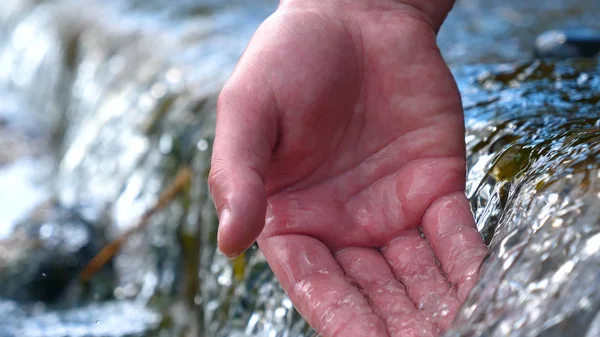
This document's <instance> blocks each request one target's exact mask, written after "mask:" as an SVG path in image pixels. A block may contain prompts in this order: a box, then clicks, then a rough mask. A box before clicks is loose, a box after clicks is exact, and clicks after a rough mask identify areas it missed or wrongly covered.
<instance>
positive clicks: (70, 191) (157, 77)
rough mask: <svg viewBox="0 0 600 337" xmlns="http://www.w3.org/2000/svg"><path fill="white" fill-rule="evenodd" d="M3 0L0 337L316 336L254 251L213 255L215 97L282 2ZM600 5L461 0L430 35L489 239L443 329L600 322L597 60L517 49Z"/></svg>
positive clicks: (582, 326)
mask: <svg viewBox="0 0 600 337" xmlns="http://www.w3.org/2000/svg"><path fill="white" fill-rule="evenodd" d="M1 1H2V2H3V3H2V5H3V7H2V8H3V9H2V11H1V12H0V88H2V93H3V94H2V95H1V96H0V97H1V102H2V103H3V104H2V105H1V106H0V120H2V121H3V122H2V123H0V143H2V142H3V141H4V139H7V140H10V141H11V142H12V143H8V144H19V146H20V147H18V146H16V145H11V146H6V147H5V148H7V149H8V148H10V149H13V151H4V150H3V151H2V152H0V184H2V186H1V187H2V190H3V191H5V192H2V195H1V197H0V199H1V200H2V202H0V213H1V216H0V219H3V222H2V223H0V284H2V285H3V286H2V289H0V297H2V298H4V299H3V300H0V317H11V321H12V323H11V324H3V323H0V336H2V337H4V336H6V337H8V336H11V337H12V336H25V335H27V336H29V335H31V336H34V335H43V336H80V335H91V336H211V337H212V336H269V337H270V336H311V335H313V334H314V333H313V332H312V331H311V329H310V327H308V326H307V324H306V323H305V322H304V321H303V320H302V318H301V317H300V316H299V315H298V314H297V313H296V312H295V310H294V309H293V307H292V305H291V303H290V301H289V300H288V299H287V297H286V295H285V294H284V293H283V291H282V290H281V288H280V287H279V285H278V284H277V282H276V280H275V279H274V278H273V275H272V273H271V272H270V270H269V268H268V266H267V265H266V263H265V261H264V259H263V258H262V256H261V255H260V253H259V252H258V251H256V250H251V251H250V252H248V253H247V254H245V255H244V256H243V257H242V258H240V259H238V260H237V261H234V262H230V261H228V260H227V259H225V258H224V257H223V256H221V255H220V254H218V253H217V252H216V249H215V230H216V218H215V215H214V211H213V207H212V203H211V201H210V199H209V197H208V193H207V188H206V185H205V179H206V175H207V172H208V167H209V158H210V146H211V142H212V139H213V127H214V109H215V104H216V94H217V93H218V91H219V90H220V88H221V86H222V84H223V83H224V81H225V80H226V79H227V76H228V75H229V73H230V71H231V69H232V68H233V66H234V64H235V61H236V60H237V58H238V57H239V55H240V54H241V53H242V51H243V48H244V47H245V44H246V43H247V41H248V39H249V37H250V36H251V34H252V32H253V31H254V29H255V28H256V27H257V26H258V24H259V23H260V22H261V20H262V19H263V18H265V17H266V16H267V15H269V13H270V12H271V11H272V10H273V9H274V8H275V5H276V4H275V2H274V1H259V0H255V1H241V0H240V1H201V2H198V1H182V0H180V1H158V0H155V1H136V0H122V1H117V0H111V1H103V2H101V1H91V0H86V1H68V0H58V1H45V2H44V1H42V2H33V1H26V0H1ZM598 13H600V3H598V2H594V1H566V0H565V1H549V2H544V3H543V4H541V3H540V4H538V3H535V4H534V3H531V2H527V3H523V2H520V1H516V0H515V1H493V0H488V1H470V0H464V1H459V2H458V4H457V7H456V8H455V10H454V11H453V12H452V14H451V15H450V17H449V18H448V21H447V24H446V25H445V26H444V27H443V29H442V31H441V32H440V37H439V41H440V45H441V48H442V51H443V53H444V55H445V57H446V59H447V60H448V62H449V63H450V64H451V65H453V71H454V73H455V75H456V77H457V81H458V83H459V86H460V88H461V91H462V93H463V101H464V105H465V109H466V125H467V134H466V139H467V146H468V152H469V158H468V165H469V179H468V184H469V185H468V195H469V198H470V200H471V202H472V205H473V210H474V213H475V215H476V219H477V223H478V228H479V230H480V231H481V233H482V235H484V237H485V238H486V239H487V241H488V242H489V243H490V254H489V256H488V258H487V259H486V262H485V263H484V265H483V267H482V280H481V282H480V283H479V285H478V286H477V287H476V288H475V290H474V291H473V293H472V294H471V297H470V298H469V299H468V301H467V303H466V304H465V306H464V307H463V309H462V311H461V313H460V314H459V317H458V318H457V321H456V324H455V329H454V330H453V331H450V332H449V333H448V335H449V336H483V335H484V336H507V335H510V336H541V335H543V336H564V335H566V334H567V333H571V334H574V335H577V336H586V337H587V336H590V337H591V336H596V335H597V334H598V333H599V331H600V323H599V322H600V318H596V316H595V315H596V312H597V311H598V307H599V306H600V298H598V295H596V294H597V293H598V292H597V290H598V289H597V288H598V286H597V283H596V282H595V281H594V280H596V276H598V275H596V274H597V273H598V271H599V270H600V268H598V267H599V266H598V264H599V262H600V260H599V259H600V253H599V252H598V250H600V246H599V245H600V240H599V239H598V237H599V236H598V234H597V228H598V225H597V223H598V219H599V218H598V211H597V209H598V207H597V206H596V204H597V203H598V195H599V194H598V192H600V188H599V187H598V185H597V184H598V183H597V180H598V179H597V177H598V172H597V170H598V167H599V161H598V154H599V153H600V152H599V150H600V148H599V146H600V143H599V141H600V136H599V133H598V127H600V124H599V123H598V117H597V116H598V108H599V104H600V103H599V102H600V96H598V95H599V94H598V93H599V92H600V90H599V89H600V71H599V66H598V63H597V61H572V62H559V63H539V62H525V60H528V59H530V57H531V47H532V44H533V39H534V37H535V36H536V35H537V34H538V33H541V32H542V31H544V30H546V29H550V28H561V27H571V26H575V25H585V26H586V27H592V28H600V26H599V25H600V20H598V19H599V18H598V17H597V16H598ZM481 62H520V63H517V64H511V65H506V66H492V65H490V66H486V65H470V64H479V63H481ZM5 97H6V98H5ZM2 144H4V143H2ZM15 148H16V149H17V150H18V151H15V150H14V149H15ZM184 166H189V167H191V168H192V169H193V171H194V172H195V175H194V177H193V179H192V181H191V182H190V183H189V185H188V186H187V188H186V189H184V190H183V191H182V192H181V193H179V194H178V196H177V197H176V198H175V200H174V201H173V202H171V203H170V204H169V205H168V206H167V207H166V208H165V209H164V210H163V211H161V212H159V213H158V214H156V216H154V217H153V218H152V219H151V221H150V223H149V225H148V228H146V229H145V230H144V231H140V232H139V233H138V234H136V235H134V236H132V237H131V238H130V240H129V241H127V243H126V244H125V246H124V247H123V249H122V250H121V251H120V252H119V254H118V255H117V256H116V258H115V260H114V261H113V262H112V263H111V264H110V265H109V266H107V267H106V268H105V269H104V270H103V271H102V272H101V273H99V274H98V275H97V276H96V277H95V278H94V279H93V281H92V282H91V283H87V284H86V283H83V282H82V281H81V279H80V278H79V277H78V273H77V272H78V270H79V269H78V268H77V266H78V265H79V264H82V263H83V261H86V259H91V257H92V256H93V254H94V252H96V251H97V250H98V249H99V247H102V246H103V245H105V244H106V242H107V241H109V240H112V239H114V238H116V237H117V236H118V235H120V234H121V233H123V232H124V231H125V230H127V229H129V228H131V227H132V226H133V225H134V223H135V222H136V220H137V219H138V218H139V217H140V216H141V215H142V214H143V213H144V212H145V211H146V210H147V209H148V208H149V207H151V205H152V204H153V203H154V202H156V200H157V198H158V195H159V193H160V191H161V190H163V189H164V188H165V187H166V186H167V185H168V184H169V183H170V182H171V181H172V179H173V178H174V176H175V175H176V173H177V172H178V170H179V169H180V168H181V167H184ZM9 191H10V192H9ZM49 196H53V200H51V201H50V202H47V203H44V204H42V205H41V206H40V205H39V203H40V202H41V201H43V200H46V199H47V198H48V197H49ZM33 209H35V210H36V211H35V212H33V213H31V210H33ZM72 233H79V235H71V234H72ZM57 261H58V262H57ZM72 261H76V262H75V263H74V264H75V266H73V265H72V264H73V263H71V262H72ZM63 276H64V277H63ZM48 279H51V280H52V282H48ZM9 289H20V292H21V293H22V294H28V295H30V296H28V297H27V296H26V298H24V297H19V296H16V295H15V292H14V291H9ZM48 298H53V299H54V300H53V301H52V302H49V301H48V300H47V299H48ZM40 299H44V300H46V304H41V302H40ZM132 308H134V309H132ZM74 312H78V313H80V314H78V315H75V314H74ZM138 313H139V314H138ZM13 318H14V319H13ZM123 318H126V320H125V321H128V322H132V324H131V326H132V327H134V328H132V329H130V330H127V329H123V322H124V320H123ZM74 322H76V323H74ZM134 323H135V324H134ZM32 329H33V330H32ZM586 334H587V335H586Z"/></svg>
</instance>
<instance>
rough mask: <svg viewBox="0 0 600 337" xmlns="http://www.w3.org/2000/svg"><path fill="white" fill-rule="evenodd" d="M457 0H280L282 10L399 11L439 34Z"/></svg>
mask: <svg viewBox="0 0 600 337" xmlns="http://www.w3.org/2000/svg"><path fill="white" fill-rule="evenodd" d="M454 2H455V0H280V8H306V9H314V10H327V9H330V10H334V11H340V10H342V11H347V10H350V11H352V10H391V11H394V10H397V11H403V12H406V13H407V14H409V15H412V16H415V17H417V18H419V19H421V20H423V21H426V22H427V23H428V24H429V25H430V26H431V27H432V28H433V29H434V30H435V32H437V31H438V30H439V29H440V27H441V26H442V23H443V22H444V20H445V19H446V16H447V15H448V13H449V12H450V10H451V9H452V6H454Z"/></svg>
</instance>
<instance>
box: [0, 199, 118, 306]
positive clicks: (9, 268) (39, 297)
mask: <svg viewBox="0 0 600 337" xmlns="http://www.w3.org/2000/svg"><path fill="white" fill-rule="evenodd" d="M105 243H106V240H105V237H104V234H103V233H102V231H101V230H99V229H98V228H96V227H94V226H93V225H92V224H91V223H90V222H88V221H86V220H85V219H83V218H82V217H81V216H80V215H79V214H77V213H76V212H74V211H73V210H69V209H65V208H63V207H61V206H60V205H58V204H57V203H55V202H49V203H47V204H44V205H42V206H40V207H39V208H38V209H37V210H36V211H35V212H34V213H33V214H32V215H31V217H29V218H28V219H26V220H24V221H23V222H21V223H19V224H17V225H16V226H15V228H14V231H13V233H12V235H11V236H9V237H8V238H6V239H4V240H1V241H0V284H2V286H1V287H0V298H6V299H12V300H15V301H18V302H21V303H32V302H37V301H41V302H45V303H51V304H63V305H66V304H67V303H68V304H69V305H72V304H75V303H78V302H81V301H83V300H85V299H87V298H93V299H103V298H107V297H110V296H111V295H112V288H111V277H110V275H111V272H112V270H111V265H110V264H109V265H107V266H106V267H105V268H104V269H103V271H102V272H101V276H100V277H98V278H97V279H95V280H94V282H93V283H91V284H82V283H81V280H80V278H79V273H80V272H81V270H82V269H83V267H84V266H85V265H86V264H87V263H88V262H89V261H91V259H92V258H93V257H94V256H95V255H96V254H97V253H98V252H99V251H100V249H101V248H102V247H103V246H104V245H105ZM99 280H102V282H99ZM90 292H91V293H90Z"/></svg>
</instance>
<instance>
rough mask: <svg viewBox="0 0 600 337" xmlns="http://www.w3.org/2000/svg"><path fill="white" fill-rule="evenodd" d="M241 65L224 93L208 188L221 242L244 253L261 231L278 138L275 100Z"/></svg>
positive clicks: (224, 248) (229, 253) (222, 247)
mask: <svg viewBox="0 0 600 337" xmlns="http://www.w3.org/2000/svg"><path fill="white" fill-rule="evenodd" d="M246 68H248V67H247V66H245V65H244V64H240V65H238V68H237V70H236V73H234V75H233V76H232V78H231V79H230V81H229V82H228V84H227V86H226V88H225V89H223V92H222V93H221V95H220V96H219V103H218V108H217V127H216V135H215V142H214V146H213V156H212V162H211V171H210V175H209V186H210V191H211V195H212V197H213V200H214V202H215V206H216V208H217V212H218V214H219V232H218V244H219V248H220V250H221V251H222V252H223V253H224V254H225V255H227V256H229V257H235V256H237V255H239V254H241V253H242V252H243V251H244V250H245V249H247V248H248V247H249V246H250V245H252V243H253V242H254V241H255V239H256V237H257V236H258V235H259V234H260V232H261V231H262V228H263V226H264V220H265V211H266V194H265V171H266V169H267V165H268V163H269V160H270V158H271V151H272V149H273V146H274V144H275V142H276V134H277V122H276V117H275V113H274V103H273V100H272V98H271V96H270V93H269V90H267V87H266V86H264V87H260V84H258V83H257V81H256V80H252V78H251V76H250V75H251V73H250V71H247V70H246Z"/></svg>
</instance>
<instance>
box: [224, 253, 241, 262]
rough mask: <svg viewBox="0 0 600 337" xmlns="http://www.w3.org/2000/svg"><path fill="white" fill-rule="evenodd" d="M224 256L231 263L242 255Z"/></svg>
mask: <svg viewBox="0 0 600 337" xmlns="http://www.w3.org/2000/svg"><path fill="white" fill-rule="evenodd" d="M224 255H225V257H226V258H227V259H228V260H229V261H233V260H235V259H237V258H238V257H240V255H242V254H232V255H227V254H224Z"/></svg>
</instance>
